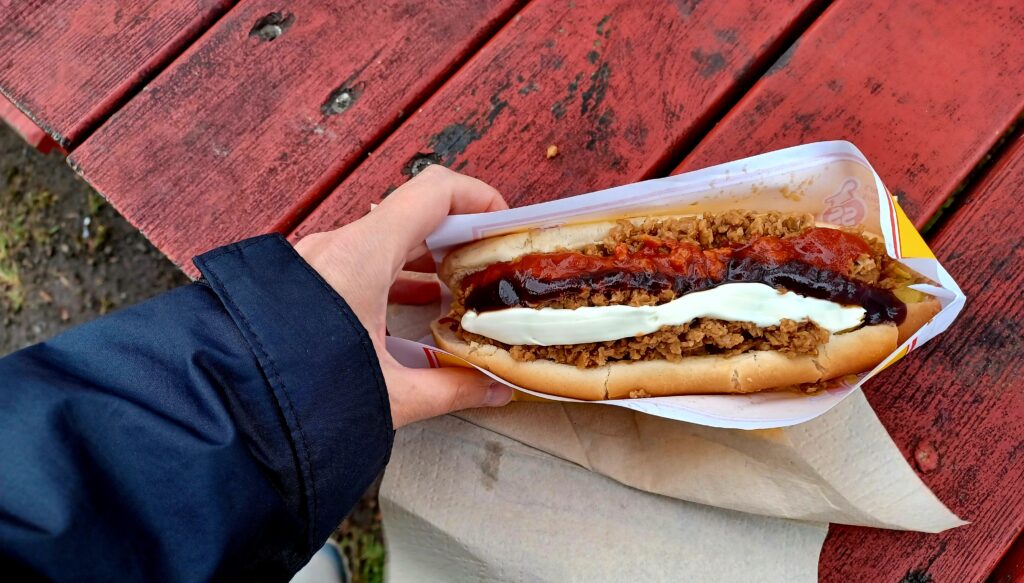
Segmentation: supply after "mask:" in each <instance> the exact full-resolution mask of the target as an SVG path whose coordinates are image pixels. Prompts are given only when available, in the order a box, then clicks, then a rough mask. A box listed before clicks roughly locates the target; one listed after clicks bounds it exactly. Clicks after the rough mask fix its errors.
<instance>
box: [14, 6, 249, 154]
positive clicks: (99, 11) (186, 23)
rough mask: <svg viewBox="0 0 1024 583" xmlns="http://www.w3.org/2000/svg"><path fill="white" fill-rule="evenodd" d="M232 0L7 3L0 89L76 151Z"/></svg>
mask: <svg viewBox="0 0 1024 583" xmlns="http://www.w3.org/2000/svg"><path fill="white" fill-rule="evenodd" d="M232 3H233V0H133V1H132V2H88V1H83V0H9V1H6V2H0V93H3V94H4V95H5V96H7V98H8V99H10V100H11V101H12V102H14V103H15V104H17V106H18V107H19V108H20V109H21V110H22V111H24V112H27V114H28V115H29V117H31V118H32V120H33V121H34V122H35V123H36V125H38V126H39V127H41V128H42V129H43V130H45V131H46V132H47V133H48V134H49V135H50V136H51V137H52V138H53V139H54V140H55V141H56V142H57V143H58V144H60V145H61V146H62V147H63V148H65V149H70V148H72V147H73V146H75V145H77V144H78V143H79V141H80V140H81V139H82V138H83V137H84V136H85V135H86V134H87V133H88V132H89V131H90V130H91V129H92V128H94V127H95V126H96V124H97V123H99V122H100V121H101V120H102V119H104V118H106V117H107V116H108V115H110V114H111V113H112V112H113V110H114V109H115V108H116V107H117V105H119V104H120V103H121V102H122V101H124V100H125V99H126V98H127V97H128V96H129V95H130V94H131V93H132V92H133V91H134V90H135V89H137V88H138V86H139V85H140V84H141V83H142V82H144V81H145V80H146V79H148V78H150V77H151V76H152V75H153V74H154V73H156V72H157V71H159V70H160V69H161V68H162V67H163V66H164V65H166V63H167V62H168V61H169V60H170V59H172V58H173V57H174V56H175V55H177V54H179V53H180V52H181V51H182V49H183V48H184V47H185V46H186V45H187V44H188V43H189V42H190V41H191V40H192V39H193V38H195V37H196V36H198V35H199V34H200V33H201V32H202V31H203V30H205V29H206V28H207V27H208V26H209V25H210V23H211V22H212V21H213V20H215V19H216V18H217V17H218V16H220V15H221V14H223V13H224V12H225V11H226V10H227V9H228V7H229V6H230V5H231V4H232Z"/></svg>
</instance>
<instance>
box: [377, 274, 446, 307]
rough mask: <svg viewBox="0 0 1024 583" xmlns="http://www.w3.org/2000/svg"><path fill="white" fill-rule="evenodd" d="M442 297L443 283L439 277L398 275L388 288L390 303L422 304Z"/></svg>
mask: <svg viewBox="0 0 1024 583" xmlns="http://www.w3.org/2000/svg"><path fill="white" fill-rule="evenodd" d="M439 299H441V285H440V284H439V283H438V282H437V279H434V278H430V279H426V278H421V277H403V276H402V275H399V276H398V279H396V280H395V283H393V284H391V289H389V290H388V303H389V304H411V305H414V306H422V305H423V304H429V303H431V302H436V301H437V300H439Z"/></svg>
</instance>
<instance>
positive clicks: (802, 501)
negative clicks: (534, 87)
mask: <svg viewBox="0 0 1024 583" xmlns="http://www.w3.org/2000/svg"><path fill="white" fill-rule="evenodd" d="M741 177H742V178H741ZM726 185H728V188H726ZM609 193H615V194H609ZM581 199H586V200H589V201H590V202H589V203H587V204H583V203H582V202H580V201H581ZM680 199H683V200H691V201H695V202H698V203H699V204H700V207H699V208H700V209H701V210H704V209H708V208H713V209H725V208H750V209H764V210H769V209H778V210H787V211H790V210H791V211H811V212H814V213H815V214H816V215H818V216H820V217H822V218H824V219H825V220H827V221H829V222H833V223H839V224H858V223H860V224H864V225H865V227H866V228H867V229H868V230H871V231H874V232H880V233H881V234H882V235H883V236H885V239H886V242H887V246H888V248H889V251H890V254H892V255H893V256H895V257H897V258H899V259H900V260H901V261H903V262H904V263H906V264H907V265H909V266H910V267H912V268H913V269H915V270H916V271H918V272H920V273H922V274H924V275H926V276H928V277H929V278H931V279H933V280H934V281H937V282H938V283H940V284H941V286H942V287H941V288H929V289H928V290H927V291H929V293H932V294H934V295H936V296H937V297H938V298H939V299H940V300H941V301H942V304H943V310H942V312H941V313H940V314H939V315H938V316H937V317H936V318H935V319H933V320H932V322H930V323H929V324H927V325H926V326H925V327H924V328H922V329H921V330H920V331H919V332H918V334H917V335H915V336H914V337H913V338H911V339H910V340H909V341H908V342H907V343H906V344H905V345H903V346H901V347H900V349H899V350H898V351H896V353H894V354H893V355H892V356H890V357H889V358H888V359H887V363H889V364H891V363H892V362H895V361H896V360H897V359H898V358H900V357H902V356H904V355H905V354H906V353H907V351H909V350H911V349H913V348H914V347H916V346H919V345H920V344H921V343H923V342H924V341H926V340H928V339H930V338H932V337H933V336H934V335H935V334H937V333H938V332H941V331H942V330H944V329H945V328H946V327H947V326H948V325H949V323H950V322H951V321H952V319H953V318H954V317H955V316H956V314H957V313H958V312H959V310H960V308H961V307H962V305H963V301H964V296H963V294H962V293H961V292H960V290H959V288H958V287H957V286H956V284H955V283H954V282H953V281H952V280H951V278H950V277H949V275H948V274H947V273H946V272H945V270H943V269H942V267H941V266H940V265H939V264H938V263H937V262H936V261H935V259H934V256H932V255H931V252H930V251H929V250H928V248H927V247H926V246H925V245H924V243H923V241H922V240H921V238H920V236H919V235H918V234H917V232H916V231H915V230H914V229H913V227H912V225H911V223H910V222H909V220H907V219H906V217H905V216H903V214H902V211H900V210H899V207H898V206H897V205H896V203H895V201H893V200H892V199H891V198H890V197H889V195H888V193H887V192H886V191H885V189H884V187H883V186H882V185H881V182H880V181H879V180H878V177H877V175H876V174H875V173H874V171H873V170H871V167H870V166H869V165H868V164H867V162H866V161H865V160H864V158H863V156H862V155H861V154H860V153H859V152H858V151H857V150H856V149H855V148H854V147H853V146H851V145H850V144H847V143H845V142H830V143H823V144H812V145H809V146H802V147H798V148H792V149H789V150H783V151H781V152H775V153H772V154H766V155H764V156H758V157H755V158H751V159H748V160H744V161H740V162H735V163H732V164H726V165H724V166H718V167H715V168H710V169H707V170H702V171H699V172H695V173H691V174H688V175H683V176H678V177H673V178H668V179H663V180H656V181H651V182H646V183H642V184H639V185H632V186H627V187H623V188H620V189H612V190H610V191H604V192H602V193H596V194H594V195H585V196H584V197H577V198H575V199H569V200H566V201H558V202H557V203H548V204H547V205H537V206H535V207H527V208H526V209H520V210H519V211H508V212H503V213H494V214H492V215H487V217H490V218H489V219H488V220H487V223H486V224H487V225H490V226H488V227H487V228H488V229H490V228H504V229H507V230H512V229H513V228H515V227H511V226H508V225H509V224H512V225H520V224H536V225H538V226H540V225H544V224H554V223H557V222H558V221H560V220H563V219H562V218H561V217H563V214H560V213H578V212H579V211H580V210H586V209H584V208H583V207H596V208H599V209H600V211H601V212H607V213H610V214H612V215H617V214H621V209H622V208H624V207H627V208H630V209H633V208H644V209H646V208H656V209H661V208H668V209H670V210H678V209H679V206H678V205H677V204H675V201H678V200H680ZM609 200H611V201H612V202H613V203H614V204H616V205H619V206H617V207H616V209H617V210H611V211H610V210H609V209H608V204H609V203H608V201H609ZM665 200H670V201H672V202H671V204H670V203H669V202H665V204H663V205H659V204H656V203H660V202H664V201H665ZM559 204H561V205H563V206H558V205H559ZM634 204H636V205H641V204H644V205H648V206H632V205H634ZM716 205H718V206H716ZM861 205H863V206H861ZM542 208H543V209H547V210H543V212H541V210H538V209H542ZM850 209H852V210H850ZM522 211H526V215H525V216H520V215H515V214H514V213H517V212H522ZM548 212H551V213H552V214H554V215H555V216H557V217H559V218H556V219H551V222H550V223H546V222H544V221H543V220H540V221H537V220H535V219H536V217H537V216H538V215H540V214H545V215H546V214H547V213H548ZM588 212H589V211H588ZM499 216H500V217H505V219H502V221H493V222H492V221H491V219H494V218H496V217H499ZM566 216H567V215H566ZM573 216H578V215H577V214H574V215H573ZM587 216H588V218H593V217H597V216H598V215H595V214H591V215H587ZM887 218H888V219H889V220H888V221H887ZM480 220H481V219H480V217H467V218H459V219H452V221H453V222H452V223H449V224H448V225H447V226H446V227H445V228H444V229H442V231H439V232H438V233H437V234H435V236H434V237H433V238H432V239H431V241H430V242H431V244H432V245H433V246H434V247H435V249H437V250H438V251H439V252H443V250H444V249H446V248H447V247H448V246H450V245H453V244H454V242H453V241H455V240H460V239H439V236H440V235H441V234H444V233H448V234H449V236H451V237H455V235H456V234H458V233H465V232H466V231H467V230H469V231H470V232H471V233H470V234H471V236H472V237H477V236H483V235H484V234H492V233H491V231H482V230H474V229H480V228H482V227H481V226H480V225H481V224H483V223H480V222H479V221H480ZM545 220H547V219H545ZM509 221H511V223H509ZM519 221H533V222H528V223H520V222H519ZM497 222H502V223H506V224H505V226H502V225H497V226H494V225H493V223H497ZM460 236H465V235H460ZM439 309H440V307H439V306H436V305H435V306H417V307H407V306H391V307H390V308H389V318H388V329H389V330H390V331H391V333H392V334H393V335H395V336H397V338H394V339H392V340H391V341H390V343H389V349H395V351H396V354H398V355H399V356H400V357H401V358H402V360H404V361H405V362H406V363H407V364H410V365H417V362H418V366H427V362H428V361H429V362H430V363H431V364H432V365H437V364H441V363H450V362H454V359H453V357H450V356H449V355H445V354H444V353H441V352H438V351H436V349H433V348H431V347H429V346H426V345H423V344H419V343H415V342H409V341H404V340H402V339H401V338H402V337H404V338H422V337H423V335H424V334H426V331H427V326H428V324H429V322H430V320H432V319H435V318H436V317H437V314H438V311H439ZM417 359H418V360H417ZM880 369H881V367H879V370H880ZM875 372H877V371H872V372H871V373H868V374H866V375H862V377H859V378H858V379H857V381H856V382H848V383H845V386H843V387H841V388H839V389H836V390H833V391H830V392H829V393H827V394H825V395H820V396H817V397H801V396H798V395H771V394H769V395H753V396H739V395H737V396H720V397H719V396H694V397H672V398H656V399H640V400H634V401H608V402H606V404H611V405H616V406H613V407H607V406H605V407H601V406H596V405H594V404H591V403H578V402H569V400H563V399H557V400H546V402H517V403H512V404H510V405H508V406H506V407H504V408H501V409H486V410H485V409H481V410H475V411H464V412H461V413H459V414H458V419H456V418H453V417H449V418H445V419H440V420H432V421H430V422H427V423H425V424H417V425H415V426H413V427H411V428H409V429H403V430H402V431H400V432H399V438H398V440H397V441H396V445H395V453H394V454H393V457H392V465H391V466H390V467H389V469H388V473H387V474H386V476H385V481H384V484H383V486H382V489H381V499H382V506H383V510H384V523H385V535H386V537H387V540H388V544H389V570H388V576H389V579H391V580H392V581H407V580H408V581H432V580H437V581H444V580H500V581H522V580H552V581H558V580H609V579H611V580H620V579H626V578H628V579H630V580H631V579H640V580H652V581H657V580H716V581H733V580H734V581H751V580H764V581H779V580H785V581H811V580H816V571H817V562H818V554H819V552H820V550H821V545H822V542H823V540H824V532H825V524H826V523H829V522H836V523H843V524H854V525H862V526H872V527H879V528H893V529H905V530H917V531H924V532H939V531H942V530H945V529H948V528H953V527H956V526H960V525H962V524H965V523H964V522H963V521H962V520H960V519H959V518H957V517H956V516H955V515H954V514H953V513H951V512H950V511H949V510H948V509H946V507H945V506H944V505H943V504H942V503H941V502H940V501H939V500H938V499H937V498H936V497H935V496H934V495H933V494H932V493H931V491H929V490H928V488H927V487H926V486H925V485H924V484H923V483H922V482H921V481H920V479H919V478H918V477H917V475H916V474H915V473H914V471H913V469H911V467H910V466H909V465H908V464H907V462H906V460H905V459H904V458H903V455H902V454H901V453H900V451H899V449H898V448H897V447H896V445H895V444H894V443H893V442H892V440H891V439H890V438H889V436H888V434H887V433H886V431H885V428H884V427H883V426H882V424H881V423H880V422H879V421H878V418H877V417H876V416H875V414H874V412H873V411H872V410H871V407H870V406H869V405H868V403H867V400H866V399H865V398H864V396H863V393H861V392H860V391H856V387H857V386H859V384H860V383H861V382H863V381H864V380H866V379H867V378H868V377H869V376H871V375H872V374H874V373H875ZM908 390H912V388H908ZM654 403H657V404H656V405H653V406H651V404H654ZM644 413H649V414H644ZM680 420H683V421H692V422H693V423H680V422H678V421H680ZM719 427H731V429H723V428H719ZM770 427H774V428H770ZM769 428H770V429H769ZM751 429H755V430H751ZM583 470H590V472H587V471H583ZM607 478H611V479H612V480H614V481H612V480H608V479H607ZM616 482H617V483H616ZM659 495H660V496H659ZM695 502H696V503H699V504H693V503H695ZM736 511H742V513H737V512H736ZM747 513H749V514H747ZM577 557H578V558H577ZM634 575H635V576H634Z"/></svg>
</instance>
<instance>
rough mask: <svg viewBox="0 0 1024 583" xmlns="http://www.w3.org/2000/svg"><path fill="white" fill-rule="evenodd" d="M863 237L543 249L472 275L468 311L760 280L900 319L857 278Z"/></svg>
mask: <svg viewBox="0 0 1024 583" xmlns="http://www.w3.org/2000/svg"><path fill="white" fill-rule="evenodd" d="M870 253H871V247H870V246H869V245H868V244H867V242H866V241H864V240H863V239H862V238H861V237H859V236H858V235H854V234H852V233H846V232H843V231H839V230H836V229H826V228H813V229H809V230H808V231H806V232H804V233H802V234H800V235H798V236H796V237H790V238H786V239H782V238H779V237H759V238H757V239H754V240H753V241H751V242H750V243H748V244H746V245H735V246H731V247H722V248H718V249H710V250H703V249H701V247H700V246H699V245H696V244H694V243H687V242H679V241H667V240H660V239H657V238H654V237H648V238H647V239H645V240H644V241H643V245H642V246H641V247H640V248H639V249H637V250H636V251H633V252H630V251H629V250H628V249H627V248H626V246H625V245H624V244H620V245H619V246H618V247H617V248H616V249H615V251H614V253H613V255H611V256H609V257H595V256H590V255H584V254H582V253H578V252H561V253H536V254H532V255H525V256H523V257H520V258H519V259H516V260H515V261H510V262H502V263H495V264H492V265H489V266H488V267H486V268H485V269H483V270H481V271H478V272H476V273H472V274H470V275H468V276H466V277H465V278H464V279H463V281H462V286H463V289H468V288H472V289H470V291H469V294H468V295H467V296H466V298H465V305H466V307H467V308H468V309H471V310H476V311H487V310H495V309H501V308H507V307H513V306H526V305H531V304H536V303H538V302H541V301H544V300H547V299H552V298H555V297H558V296H559V295H561V294H569V293H578V292H580V291H582V290H584V289H590V290H591V291H593V292H596V293H603V292H606V291H614V290H646V291H649V292H660V291H664V290H667V289H672V290H673V291H675V293H676V295H677V296H678V295H682V294H684V293H688V292H692V291H700V290H704V289H710V288H712V287H715V286H717V285H720V284H722V283H727V282H759V283H766V284H768V285H771V286H773V287H776V288H785V289H789V290H792V291H795V292H797V293H801V294H803V295H807V296H810V297H817V298H822V299H828V300H831V301H835V302H838V303H841V304H844V305H861V306H862V307H864V308H865V310H867V312H868V315H867V318H866V321H867V322H868V323H869V324H875V323H880V322H890V321H895V322H900V321H902V319H903V317H904V315H905V311H906V309H905V306H903V304H902V302H900V301H899V300H898V299H897V298H895V297H894V296H893V295H892V294H891V293H890V292H888V291H885V290H881V289H877V288H873V287H871V286H867V285H865V284H862V283H859V282H854V281H851V280H850V279H849V277H848V276H849V271H850V267H851V265H852V263H853V260H854V259H856V258H857V257H859V256H860V255H863V254H870Z"/></svg>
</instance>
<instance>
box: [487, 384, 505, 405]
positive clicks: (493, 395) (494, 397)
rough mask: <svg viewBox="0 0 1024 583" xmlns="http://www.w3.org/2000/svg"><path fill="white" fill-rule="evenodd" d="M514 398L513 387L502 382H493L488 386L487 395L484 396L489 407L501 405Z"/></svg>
mask: <svg viewBox="0 0 1024 583" xmlns="http://www.w3.org/2000/svg"><path fill="white" fill-rule="evenodd" d="M511 400H512V389H510V388H508V387H507V386H505V385H503V384H501V383H491V385H490V386H489V387H487V396H486V397H484V405H485V406H487V407H501V406H502V405H507V404H508V402H509V401H511Z"/></svg>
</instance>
